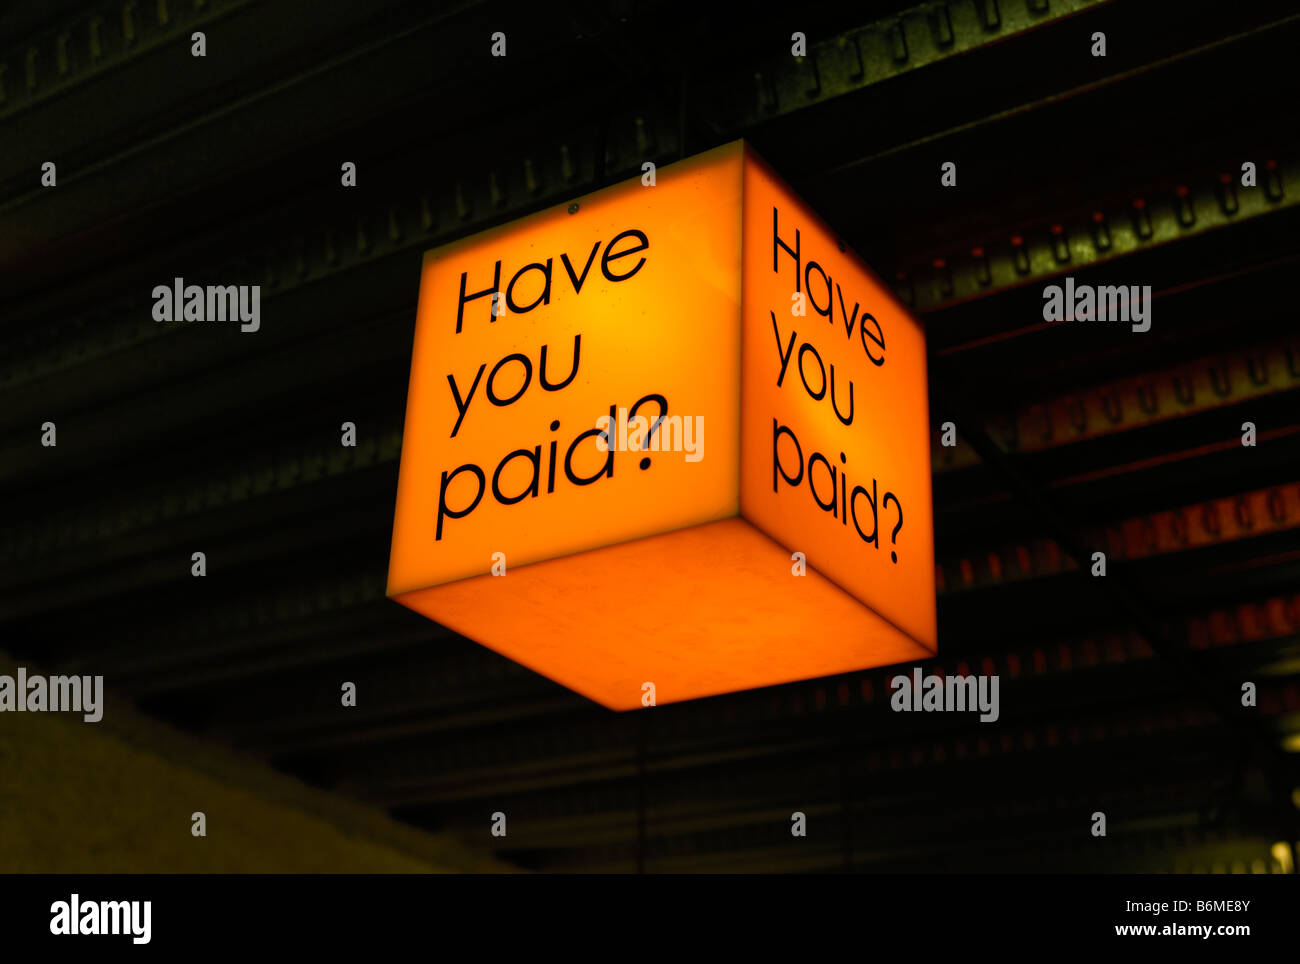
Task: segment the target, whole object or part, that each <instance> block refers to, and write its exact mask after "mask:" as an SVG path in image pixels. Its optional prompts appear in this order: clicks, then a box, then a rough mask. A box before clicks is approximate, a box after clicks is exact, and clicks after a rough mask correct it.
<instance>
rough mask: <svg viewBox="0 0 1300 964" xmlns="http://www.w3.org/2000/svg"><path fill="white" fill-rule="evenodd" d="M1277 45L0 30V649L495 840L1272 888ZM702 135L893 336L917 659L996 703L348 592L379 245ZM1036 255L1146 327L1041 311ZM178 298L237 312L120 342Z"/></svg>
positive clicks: (385, 376) (370, 440)
mask: <svg viewBox="0 0 1300 964" xmlns="http://www.w3.org/2000/svg"><path fill="white" fill-rule="evenodd" d="M196 30H201V31H203V32H204V33H205V35H206V42H207V55H206V57H203V58H197V57H193V56H191V51H190V36H191V33H192V32H193V31H196ZM794 30H798V31H802V32H804V33H806V35H807V38H808V55H807V56H806V57H804V58H799V59H796V58H794V57H792V56H791V53H790V36H791V33H792V31H794ZM494 31H502V32H504V33H505V34H506V37H507V42H508V55H507V56H506V57H504V58H492V57H490V56H489V55H488V50H489V46H490V39H489V38H490V36H491V34H492V33H493V32H494ZM1097 32H1102V33H1104V34H1105V37H1106V44H1107V52H1106V56H1104V57H1095V56H1093V55H1092V53H1091V47H1092V46H1093V43H1094V41H1093V35H1094V34H1095V33H1097ZM1298 46H1300V11H1297V10H1296V8H1295V5H1294V3H1290V2H1267V0H1264V2H1256V3H1238V4H1223V3H1210V2H1204V0H1187V2H1181V3H1178V4H1167V3H1139V2H1126V0H1113V2H1105V0H978V2H976V0H952V2H946V3H945V2H931V3H925V4H921V5H919V6H918V5H910V6H908V5H904V4H891V3H878V4H869V3H867V4H843V5H834V6H831V5H826V6H825V7H824V8H822V7H813V6H810V5H807V6H804V7H796V8H786V7H783V8H780V9H776V8H773V9H771V10H770V11H769V10H768V9H767V8H763V7H761V6H759V7H751V8H749V9H743V10H742V9H733V8H730V7H726V6H723V5H716V6H714V5H706V4H686V3H675V2H666V0H665V2H656V0H621V2H615V0H607V2H594V0H593V2H576V0H571V2H563V3H558V4H523V3H521V4H507V3H497V2H483V3H476V2H461V3H446V4H430V3H426V2H419V3H417V2H405V0H368V2H365V3H350V2H344V0H310V2H309V0H276V2H254V0H148V2H145V0H127V2H123V0H112V2H85V0H53V2H47V3H34V4H20V5H17V6H16V7H14V8H11V9H8V10H6V11H5V12H4V13H0V486H3V492H4V499H3V507H4V512H3V518H0V526H2V530H3V531H2V532H0V648H4V649H7V650H9V651H10V652H11V653H13V654H14V655H15V656H19V657H22V658H28V659H31V660H35V661H39V662H40V663H41V665H45V666H50V667H52V668H55V669H57V670H59V671H63V672H72V671H78V672H86V673H90V672H93V673H102V674H103V675H104V676H105V678H106V680H107V681H108V685H110V686H112V687H114V688H115V689H116V690H118V691H120V692H122V693H125V694H127V695H129V696H130V697H131V698H132V699H134V700H135V701H136V702H137V704H138V705H139V707H140V708H141V709H142V710H144V711H145V712H147V713H149V714H151V715H153V716H155V717H157V718H160V719H162V720H165V721H167V722H170V723H173V724H176V725H178V726H181V727H184V728H186V729H189V730H192V731H194V732H196V733H198V734H200V735H201V736H203V737H204V738H207V739H210V740H214V741H219V742H221V743H224V744H227V745H229V746H231V747H234V748H237V749H239V750H241V751H243V752H246V753H248V754H251V755H254V756H257V757H261V758H264V759H266V760H268V761H270V762H271V763H272V764H273V765H274V766H275V767H277V768H279V769H281V770H283V771H285V772H287V773H290V774H293V775H296V776H298V777H300V778H302V779H304V780H306V781H308V782H309V783H312V784H314V785H317V786H320V787H323V788H326V789H329V790H331V791H334V792H336V793H339V794H343V795H346V796H348V797H351V798H355V799H358V800H362V801H365V802H367V803H370V804H373V805H374V806H375V807H377V808H381V809H383V810H386V811H388V812H389V813H391V814H392V815H394V816H395V817H397V818H399V819H401V820H403V821H406V822H408V823H410V824H412V825H414V826H417V827H421V828H427V829H430V830H436V831H439V832H443V833H449V834H455V835H463V836H464V837H465V838H466V839H467V840H470V841H472V842H474V843H475V844H476V845H477V846H479V847H481V848H482V849H483V850H484V851H487V850H492V851H493V853H494V854H495V856H497V857H499V858H501V859H502V860H505V861H508V862H510V863H513V864H515V865H517V866H519V867H521V868H525V869H535V870H543V871H551V872H570V871H572V872H600V871H613V872H627V871H645V872H696V871H742V872H748V871H838V870H851V871H947V870H994V871H1018V870H1026V871H1027V870H1068V871H1135V872H1137V871H1182V872H1211V871H1227V872H1275V871H1278V870H1291V871H1294V861H1295V849H1294V848H1295V846H1296V844H1295V842H1296V841H1297V840H1298V839H1300V821H1298V819H1297V817H1298V814H1300V810H1297V807H1300V790H1297V788H1300V767H1297V759H1298V758H1297V755H1296V754H1297V752H1300V326H1298V325H1297V321H1296V318H1297V315H1296V304H1297V301H1296V294H1295V279H1296V277H1297V268H1300V154H1297V151H1296V148H1297V146H1298V141H1300V125H1298V124H1297V123H1296V120H1297V114H1296V109H1295V105H1296V103H1297V94H1298V93H1300V91H1298V90H1297V86H1298V84H1297V73H1296V70H1295V63H1294V58H1295V51H1296V49H1297V47H1298ZM742 137H743V138H746V139H748V140H749V141H750V142H751V143H752V144H753V145H754V146H755V147H756V148H757V149H758V151H759V152H760V153H761V154H762V155H763V156H764V157H765V158H766V159H767V160H768V161H769V162H770V163H771V164H772V165H773V166H774V167H775V168H776V169H777V170H778V171H780V172H781V173H782V175H783V176H784V177H785V178H786V179H787V180H788V181H789V182H790V183H791V184H792V185H793V187H794V188H795V189H796V190H797V191H799V192H800V193H801V194H802V195H803V196H804V197H805V198H806V199H807V200H808V201H809V203H810V204H811V205H812V206H813V207H814V208H815V209H816V210H818V211H819V212H821V213H822V215H823V216H824V217H825V218H826V219H827V220H828V222H829V223H830V224H831V225H832V226H833V227H834V228H835V230H836V231H837V232H839V233H840V234H841V236H842V237H843V238H844V239H845V241H846V242H847V243H848V244H849V245H851V246H852V247H853V248H854V249H855V250H856V251H857V252H858V253H859V254H860V255H861V256H862V258H864V259H865V260H866V262H867V263H868V264H870V265H872V266H873V267H874V268H875V270H876V271H877V272H878V273H879V274H880V275H881V276H882V277H883V278H885V279H887V280H888V281H890V283H892V284H894V285H895V287H896V290H897V291H898V293H899V296H900V297H901V298H903V299H904V300H905V301H906V302H907V303H908V304H909V305H911V306H912V308H913V310H914V312H915V313H916V315H917V316H918V317H919V318H920V319H921V320H922V321H923V323H924V325H925V328H926V331H927V339H928V346H929V352H930V384H931V394H932V398H931V416H932V419H933V422H934V439H935V443H934V456H933V457H934V502H935V529H936V554H937V560H938V563H937V564H938V576H939V600H938V605H939V647H940V648H939V656H938V658H937V659H934V660H931V661H928V662H926V663H924V664H922V668H923V669H924V671H925V672H926V673H943V674H954V673H957V674H962V673H967V672H975V673H990V674H993V673H996V674H998V675H999V676H1000V678H1001V716H1000V719H999V720H998V721H997V722H996V723H995V724H982V723H980V722H979V721H978V719H977V718H975V717H974V716H970V715H963V714H934V715H930V714H915V713H894V712H892V711H891V710H890V706H889V696H890V690H889V679H890V678H891V677H892V676H893V675H895V673H896V672H898V670H897V669H896V668H883V669H878V670H870V671H866V672H861V673H855V674H851V675H849V676H843V677H835V678H828V679H816V680H809V681H805V682H800V683H794V684H789V685H785V686H780V687H774V688H771V689H765V690H759V691H752V692H743V693H735V694H731V695H728V696H723V697H717V698H711V699H707V700H700V701H695V702H689V703H683V704H673V705H666V706H662V707H656V708H654V709H653V710H649V711H643V712H634V713H622V714H618V713H611V712H609V711H607V710H605V709H603V708H602V707H599V706H597V705H595V704H592V703H590V702H588V701H587V700H585V699H583V698H582V697H580V696H577V695H576V694H573V693H571V692H569V691H568V690H566V689H564V688H562V687H560V686H558V685H556V684H554V683H552V682H551V681H549V680H547V679H545V678H543V677H540V676H538V675H536V674H534V673H532V672H530V671H528V670H526V669H524V668H523V667H520V666H518V665H515V664H513V663H511V662H510V661H508V660H506V659H505V658H503V657H501V656H498V655H497V654H496V653H494V652H491V651H489V650H487V649H485V648H482V647H480V646H478V645H476V644H475V643H473V642H472V641H469V640H467V639H464V638H461V637H459V636H456V635H455V634H453V633H451V632H449V631H444V630H440V629H439V628H438V627H437V626H435V625H433V624H431V623H429V622H428V621H426V620H425V619H423V618H422V617H420V616H418V615H416V614H415V613H413V612H410V611H408V610H406V609H404V608H403V607H401V606H399V605H398V604H396V603H394V602H392V601H390V600H388V599H386V598H385V596H384V588H385V573H386V568H387V561H388V548H389V539H390V536H391V531H392V513H393V500H394V493H395V489H396V479H397V466H398V457H399V454H400V448H401V433H402V423H403V415H404V408H405V399H406V388H407V373H408V365H409V361H410V350H411V338H412V331H413V327H414V319H415V299H416V293H417V285H418V280H419V265H420V258H421V255H422V253H423V252H424V251H426V250H428V249H429V248H432V247H435V246H437V245H439V244H442V243H445V242H446V241H449V240H452V239H455V238H458V237H463V236H467V235H470V234H473V233H475V232H477V231H479V230H482V229H483V228H485V227H488V226H491V225H494V224H499V223H503V222H506V221H509V220H511V219H514V218H516V217H519V216H521V215H523V214H526V213H529V212H532V211H535V210H540V209H542V208H546V207H550V206H552V205H556V204H560V203H565V202H567V201H569V200H570V199H571V198H574V197H578V196H581V195H582V194H584V193H587V192H589V191H591V190H594V189H596V188H598V187H601V186H604V185H607V184H610V183H614V182H617V181H619V180H622V179H625V178H628V177H632V176H635V175H639V173H640V166H641V163H642V162H643V161H645V160H651V161H654V162H656V163H658V164H667V163H671V162H672V161H673V160H676V159H678V158H680V157H684V156H687V155H690V154H694V153H697V152H699V151H702V150H705V149H708V148H710V147H713V146H716V145H718V144H722V143H725V142H728V141H731V140H734V139H737V138H742ZM47 161H53V162H56V164H57V172H58V183H57V188H54V189H49V188H45V187H42V185H41V182H40V172H41V166H42V164H43V163H45V162H47ZM345 161H352V162H354V163H355V164H356V165H357V171H358V176H357V187H356V188H355V189H343V188H342V187H341V186H340V182H339V171H340V165H341V164H342V163H343V162H345ZM949 161H951V162H953V163H955V164H956V165H957V184H956V186H955V187H943V186H941V184H940V177H939V174H940V167H941V165H942V164H944V163H945V162H949ZM1246 163H1250V164H1253V165H1254V167H1255V170H1256V172H1257V173H1256V184H1255V186H1246V185H1243V183H1242V174H1243V165H1244V164H1246ZM1067 276H1069V277H1073V278H1075V279H1076V281H1077V282H1079V283H1085V282H1093V283H1099V284H1130V285H1150V286H1151V287H1152V291H1153V295H1154V307H1153V314H1152V325H1151V329H1150V330H1149V331H1146V332H1134V331H1131V330H1130V329H1129V328H1128V327H1127V326H1123V325H1120V326H1106V325H1089V324H1061V325H1053V324H1046V323H1044V322H1043V321H1042V307H1043V288H1044V286H1045V285H1048V284H1052V283H1061V281H1062V279H1064V278H1065V277H1067ZM174 277H183V278H186V279H190V278H193V279H196V281H199V280H200V279H203V278H208V279H210V278H221V279H230V280H231V281H236V280H237V281H238V283H249V284H260V285H261V286H262V293H263V305H262V319H263V320H262V329H261V331H259V332H258V333H257V334H256V335H255V336H254V337H251V338H249V337H243V336H239V337H235V336H232V334H231V332H230V330H229V329H226V328H222V327H220V326H168V325H157V324H155V323H154V321H153V319H152V318H151V315H150V308H151V298H150V292H151V290H152V289H153V287H154V286H155V285H157V284H160V283H170V281H171V279H172V278H174ZM47 420H52V421H55V422H56V423H57V426H58V445H57V447H56V448H45V447H42V446H41V445H40V441H39V440H40V435H41V429H40V426H41V425H42V423H43V422H45V421H47ZM345 420H346V421H353V422H355V424H356V426H357V428H358V439H359V442H358V445H357V447H356V448H345V447H341V446H340V444H339V427H340V423H342V422H343V421H345ZM944 422H952V423H953V425H954V426H955V428H956V434H957V439H958V444H957V445H956V446H955V447H944V446H942V445H941V444H940V426H941V425H942V423H944ZM1245 422H1251V423H1253V424H1254V426H1255V427H1256V432H1257V443H1256V444H1255V445H1254V446H1253V447H1249V446H1244V445H1243V444H1242V435H1243V431H1244V430H1243V423H1245ZM195 550H202V551H204V552H205V553H206V556H207V560H208V576H207V577H206V578H204V579H194V578H191V576H190V565H191V561H190V560H191V553H192V552H194V551H195ZM1097 551H1103V552H1105V553H1106V555H1107V558H1108V562H1109V566H1108V571H1107V575H1106V577H1105V578H1096V577H1093V576H1092V575H1091V573H1090V571H1089V569H1090V559H1091V556H1092V553H1094V552H1097ZM630 589H631V590H633V591H635V592H637V593H639V594H641V595H642V597H643V598H644V599H645V601H646V604H648V605H655V587H654V586H638V587H630ZM810 631H815V628H810ZM344 680H348V681H354V682H356V684H357V689H358V705H357V707H356V708H353V709H345V708H343V707H341V706H340V705H339V702H340V701H339V687H340V682H341V681H344ZM1246 682H1252V683H1254V684H1255V685H1256V687H1257V692H1258V697H1257V705H1255V706H1253V707H1243V706H1242V686H1243V683H1246ZM496 811H501V812H504V813H506V814H508V815H509V834H508V836H506V837H503V838H493V837H491V836H490V835H489V833H488V828H489V823H490V815H491V814H492V813H494V812H496ZM795 811H800V812H803V813H805V814H806V815H807V818H808V826H809V833H808V836H807V837H806V838H796V837H792V835H791V833H790V815H791V813H792V812H795ZM1096 811H1103V812H1105V813H1106V814H1107V819H1108V834H1107V836H1106V837H1105V838H1097V837H1094V836H1093V835H1092V834H1091V833H1090V828H1091V819H1090V818H1091V815H1092V814H1093V813H1094V812H1096ZM340 869H346V868H340Z"/></svg>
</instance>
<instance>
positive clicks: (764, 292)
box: [741, 147, 937, 651]
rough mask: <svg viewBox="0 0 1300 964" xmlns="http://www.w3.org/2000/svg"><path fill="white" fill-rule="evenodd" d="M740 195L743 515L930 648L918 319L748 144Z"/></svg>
mask: <svg viewBox="0 0 1300 964" xmlns="http://www.w3.org/2000/svg"><path fill="white" fill-rule="evenodd" d="M744 194H745V205H744V206H745V225H744V229H743V233H744V268H743V273H744V277H743V281H742V292H743V293H742V302H743V304H744V312H743V320H742V329H743V333H742V344H743V359H744V361H743V374H742V389H741V394H742V403H741V412H742V415H741V419H742V421H741V514H742V516H743V517H744V518H745V519H746V520H748V521H749V522H751V523H752V524H753V525H755V526H756V527H757V528H759V529H760V530H762V531H763V532H765V533H766V534H768V535H769V536H771V537H772V538H773V539H775V540H776V541H777V542H779V543H780V544H781V545H783V546H785V547H786V548H787V549H789V550H790V551H791V552H795V551H801V552H804V553H805V555H806V558H807V562H808V565H809V566H810V567H812V568H814V569H816V570H817V571H818V572H820V573H822V574H823V575H825V576H826V577H828V578H829V579H831V580H833V581H834V582H835V583H836V584H838V585H839V586H841V587H843V588H844V589H845V590H847V591H848V592H850V593H852V594H853V595H854V596H855V597H856V598H857V599H859V600H861V601H862V602H863V603H865V604H866V605H868V606H870V607H871V608H872V609H873V610H875V611H876V612H877V613H879V614H880V615H881V616H882V617H884V618H885V619H887V620H889V621H890V622H892V623H893V624H894V625H895V626H897V627H899V628H900V629H902V630H903V631H904V632H906V633H907V634H909V635H910V636H911V637H912V638H913V639H915V640H916V641H917V642H919V643H921V644H922V645H924V646H925V647H926V648H927V649H929V650H931V651H933V650H935V649H937V625H936V613H935V577H934V520H933V501H932V495H931V466H930V416H929V400H928V389H927V373H926V353H925V333H924V329H923V328H922V326H921V324H920V323H919V322H918V321H917V320H916V319H915V318H913V317H912V316H911V315H910V314H909V313H908V311H907V310H906V308H905V307H904V306H903V305H902V304H901V303H900V302H899V301H898V300H897V299H896V298H895V297H894V295H893V293H892V292H891V291H890V290H889V289H888V287H887V286H886V285H885V284H884V283H883V282H882V281H881V280H880V278H879V277H877V276H876V274H875V273H874V272H872V271H871V270H870V268H868V267H867V266H866V265H865V264H863V262H862V261H861V260H860V259H859V258H857V256H856V255H854V254H853V252H851V251H848V250H841V245H840V242H839V239H838V238H837V236H836V235H835V233H834V232H833V231H832V230H831V229H830V228H829V227H828V226H827V225H826V224H825V222H823V221H822V220H821V219H820V218H819V217H818V216H817V215H816V214H815V213H814V212H813V211H812V210H811V208H809V206H808V205H807V204H806V203H805V202H803V201H802V200H801V199H800V198H799V197H798V196H797V195H796V194H795V193H794V192H793V191H792V190H791V189H790V188H789V187H788V186H787V185H786V184H785V183H784V182H782V181H781V179H780V178H779V177H778V176H777V175H776V174H775V173H774V172H773V171H772V170H771V168H770V167H769V166H768V165H767V164H766V163H764V162H763V161H762V160H761V159H759V158H758V157H757V155H755V154H754V153H753V151H752V149H750V148H748V147H746V155H745V187H744ZM774 212H775V224H774ZM796 252H797V253H796ZM801 302H802V308H803V310H804V314H798V313H797V312H798V310H799V309H800V307H801V304H800V303H801Z"/></svg>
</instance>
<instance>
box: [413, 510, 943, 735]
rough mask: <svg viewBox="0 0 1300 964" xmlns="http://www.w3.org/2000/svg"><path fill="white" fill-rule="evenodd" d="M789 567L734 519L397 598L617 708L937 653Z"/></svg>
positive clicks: (786, 556)
mask: <svg viewBox="0 0 1300 964" xmlns="http://www.w3.org/2000/svg"><path fill="white" fill-rule="evenodd" d="M507 562H508V561H507ZM793 566H794V562H793V561H792V560H791V553H790V551H789V550H787V549H785V548H783V547H782V546H780V545H779V544H777V543H776V542H774V541H772V540H771V539H770V538H768V537H767V536H766V535H764V534H763V533H761V532H759V531H758V530H757V529H755V528H754V527H753V526H751V525H750V524H749V523H748V522H746V521H745V520H744V519H743V518H741V517H739V516H736V517H733V518H730V519H724V520H721V521H718V522H711V523H706V524H703V525H698V526H693V527H691V528H687V529H679V530H677V531H675V532H669V533H665V534H662V535H657V536H652V537H650V538H646V539H639V540H636V541H633V542H625V543H621V544H619V545H614V546H609V547H606V548H603V549H597V550H594V551H591V552H584V553H580V554H578V555H573V556H566V557H563V558H560V559H552V560H548V561H546V562H540V563H534V564H532V565H528V566H521V567H520V568H518V569H508V570H507V574H506V575H504V576H491V575H485V576H476V577H473V578H470V579H463V580H460V581H459V582H453V583H448V584H446V585H442V586H436V587H434V588H431V589H421V590H417V591H414V592H408V593H403V594H402V595H399V596H395V597H394V598H395V599H396V600H397V601H398V602H400V603H402V605H404V606H407V607H408V608H410V609H412V610H414V611H416V612H418V613H420V614H422V615H424V616H426V617H428V618H429V619H432V620H435V621H436V622H438V623H441V624H442V625H444V626H447V627H448V628H450V629H453V630H455V631H456V632H458V633H460V634H461V635H463V636H467V637H469V638H470V639H473V640H474V641H476V642H478V643H480V644H482V645H484V646H487V647H488V648H490V649H493V650H495V651H496V652H498V653H500V654H501V655H503V656H505V657H507V658H509V659H511V660H514V661H515V662H517V663H520V664H522V665H524V666H527V667H528V668H530V669H532V670H534V671H535V672H537V673H540V674H541V675H543V676H546V677H548V678H549V679H552V680H554V681H555V682H557V683H559V684H561V685H562V686H566V687H568V688H569V689H571V690H574V691H575V692H577V693H580V694H582V695H583V696H586V697H588V698H589V699H592V700H594V701H596V702H597V703H600V704H602V705H603V706H606V707H608V708H610V709H613V710H629V709H640V708H641V707H642V706H644V705H647V704H646V703H645V702H643V694H646V693H647V692H649V689H648V687H646V686H645V684H646V683H652V684H653V685H654V700H655V703H657V704H663V703H672V702H678V701H681V700H690V699H699V698H701V697H706V696H715V695H718V694H721V693H729V692H734V691H737V690H746V689H754V688H757V687H762V686H773V685H777V684H780V683H789V682H794V681H796V680H802V679H811V678H815V677H819V676H830V675H834V674H839V673H848V672H853V671H855V670H863V669H870V668H873V667H877V666H887V665H891V664H893V663H901V662H907V661H914V660H920V659H926V658H929V657H931V656H933V655H934V653H933V652H932V651H931V650H929V649H927V648H926V647H924V646H922V645H921V644H920V643H918V642H916V641H915V640H914V639H912V638H911V637H910V636H908V635H907V634H905V633H904V632H902V631H901V630H899V629H898V628H896V627H895V626H893V625H892V624H891V623H889V622H888V621H886V620H885V619H883V618H882V617H880V616H879V615H877V614H876V613H875V612H873V611H872V610H871V609H868V608H867V607H866V606H864V605H863V604H862V603H860V602H858V600H857V599H855V598H854V597H853V596H851V595H849V594H848V593H846V592H845V591H844V590H842V589H840V588H839V587H838V586H837V585H835V584H834V583H833V582H831V581H830V580H828V579H826V578H825V577H824V576H822V575H820V574H819V573H817V572H815V571H814V570H813V569H811V568H809V569H807V572H806V575H802V576H796V575H794V574H793V572H792V567H793Z"/></svg>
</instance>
